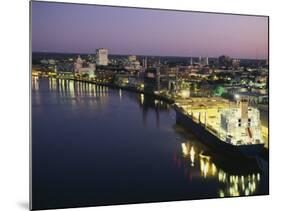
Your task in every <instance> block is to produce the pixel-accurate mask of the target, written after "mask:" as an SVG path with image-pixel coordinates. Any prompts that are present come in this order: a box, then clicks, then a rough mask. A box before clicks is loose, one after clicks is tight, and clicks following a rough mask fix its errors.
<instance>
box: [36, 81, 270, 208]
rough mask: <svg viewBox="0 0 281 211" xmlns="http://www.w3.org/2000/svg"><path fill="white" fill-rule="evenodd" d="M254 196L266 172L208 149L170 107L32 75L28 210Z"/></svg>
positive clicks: (264, 190) (263, 187)
mask: <svg viewBox="0 0 281 211" xmlns="http://www.w3.org/2000/svg"><path fill="white" fill-rule="evenodd" d="M208 153H209V154H210V155H209V154H208ZM206 155H207V156H206ZM261 194H268V176H266V175H264V174H263V173H262V172H261V171H260V170H258V169H256V168H254V167H253V168H252V169H251V168H247V169H243V168H239V167H238V168H237V166H235V165H232V163H231V162H230V161H227V160H225V159H224V158H221V157H220V156H219V155H215V154H213V153H210V150H209V149H208V148H206V147H205V146H204V145H202V144H201V143H200V141H199V140H198V139H197V138H196V137H194V136H193V135H192V134H191V133H189V132H188V131H187V130H185V129H184V128H182V127H181V126H179V125H177V124H176V119H175V112H174V110H173V108H172V107H171V106H170V105H169V104H166V103H165V102H162V101H159V100H155V99H153V98H152V97H149V96H145V95H143V94H138V93H132V92H128V91H122V90H118V89H110V88H108V87H104V86H97V85H94V84H89V83H86V82H74V81H70V80H62V79H54V78H53V79H52V78H50V79H48V78H37V77H33V78H32V195H33V197H32V204H33V209H45V208H63V207H78V206H95V205H106V204H124V203H139V202H154V201H171V200H187V199H203V198H215V197H229V196H245V195H261Z"/></svg>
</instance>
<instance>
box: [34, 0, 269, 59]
mask: <svg viewBox="0 0 281 211" xmlns="http://www.w3.org/2000/svg"><path fill="white" fill-rule="evenodd" d="M31 18H32V51H33V52H62V53H95V49H96V48H108V49H109V54H126V55H130V54H132V55H157V56H186V57H188V56H208V57H218V56H220V55H228V56H230V57H232V58H248V59H266V58H267V56H268V18H267V17H261V16H259V17H258V16H242V15H228V14H211V13H198V12H184V11H183V12H179V11H167V10H151V9H136V8H121V7H106V6H96V5H80V4H64V3H49V2H32V17H31Z"/></svg>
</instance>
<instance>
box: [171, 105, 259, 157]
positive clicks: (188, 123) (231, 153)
mask: <svg viewBox="0 0 281 211" xmlns="http://www.w3.org/2000/svg"><path fill="white" fill-rule="evenodd" d="M175 111H176V121H177V123H179V124H180V125H182V126H184V128H185V129H187V130H190V131H191V132H192V133H193V134H194V135H195V136H197V137H198V138H199V139H200V141H201V142H203V143H204V144H206V145H208V146H209V147H210V148H211V149H213V150H214V151H215V152H218V153H221V154H224V155H227V156H228V157H230V158H235V159H243V158H245V157H247V158H254V157H256V156H258V155H259V154H260V153H261V151H262V149H263V144H254V145H240V146H235V145H232V144H228V143H226V142H224V141H222V140H220V139H219V138H218V137H217V136H215V135H214V134H212V133H211V132H209V131H208V130H207V129H206V128H205V126H204V125H203V124H199V123H196V122H194V121H193V120H192V118H191V117H189V116H187V115H186V114H184V113H183V112H182V111H181V110H180V109H179V108H178V107H177V106H176V107H175Z"/></svg>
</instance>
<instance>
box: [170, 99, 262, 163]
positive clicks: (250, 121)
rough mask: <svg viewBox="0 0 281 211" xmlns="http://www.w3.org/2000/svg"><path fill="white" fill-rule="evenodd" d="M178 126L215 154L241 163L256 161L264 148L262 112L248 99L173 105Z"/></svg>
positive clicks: (185, 102)
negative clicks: (223, 155)
mask: <svg viewBox="0 0 281 211" xmlns="http://www.w3.org/2000/svg"><path fill="white" fill-rule="evenodd" d="M174 108H175V111H176V121H177V123H179V124H181V125H183V126H184V127H185V128H186V129H188V130H190V131H191V132H192V133H193V134H194V135H196V136H197V137H198V138H199V139H200V140H201V141H202V142H203V143H204V144H206V145H208V146H209V147H210V148H212V149H213V150H214V151H216V152H219V153H223V154H226V155H227V156H229V157H235V159H240V158H244V157H248V158H255V157H257V156H258V155H259V154H260V153H261V151H262V150H263V148H264V142H263V140H262V136H261V129H260V128H261V123H260V113H259V110H258V109H256V108H253V107H249V106H248V100H247V99H241V100H239V101H238V102H237V104H236V103H231V102H229V101H227V100H225V99H222V98H190V99H187V100H185V101H183V102H177V103H175V104H174Z"/></svg>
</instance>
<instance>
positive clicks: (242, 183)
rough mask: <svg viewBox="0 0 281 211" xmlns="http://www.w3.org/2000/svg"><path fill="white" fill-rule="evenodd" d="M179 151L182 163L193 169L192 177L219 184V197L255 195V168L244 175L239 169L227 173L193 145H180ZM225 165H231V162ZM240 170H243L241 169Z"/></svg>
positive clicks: (258, 176)
mask: <svg viewBox="0 0 281 211" xmlns="http://www.w3.org/2000/svg"><path fill="white" fill-rule="evenodd" d="M181 151H182V153H181V156H182V158H183V159H184V161H187V163H190V166H191V167H192V168H193V169H195V171H193V174H192V177H199V178H203V180H210V179H211V180H216V181H217V182H218V183H219V186H218V196H219V197H227V196H248V195H254V194H256V193H257V189H258V187H259V185H260V180H261V173H260V172H258V171H257V169H256V168H255V167H253V168H252V169H251V168H250V169H249V168H248V169H247V170H246V171H244V172H245V173H241V169H239V170H237V172H235V169H232V170H233V172H228V171H227V170H225V169H223V168H222V167H219V166H218V165H217V164H216V163H215V161H214V159H213V157H212V156H210V155H207V154H205V152H204V150H202V149H200V148H198V147H197V148H196V147H194V145H193V143H192V142H188V141H187V142H182V143H181ZM214 156H215V155H214ZM178 159H180V158H178ZM196 161H197V162H196ZM177 164H178V162H177ZM227 165H232V163H231V161H229V162H228V163H227ZM186 168H188V166H186ZM241 168H242V169H243V167H241ZM198 172H199V174H198ZM246 172H247V173H246Z"/></svg>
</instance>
